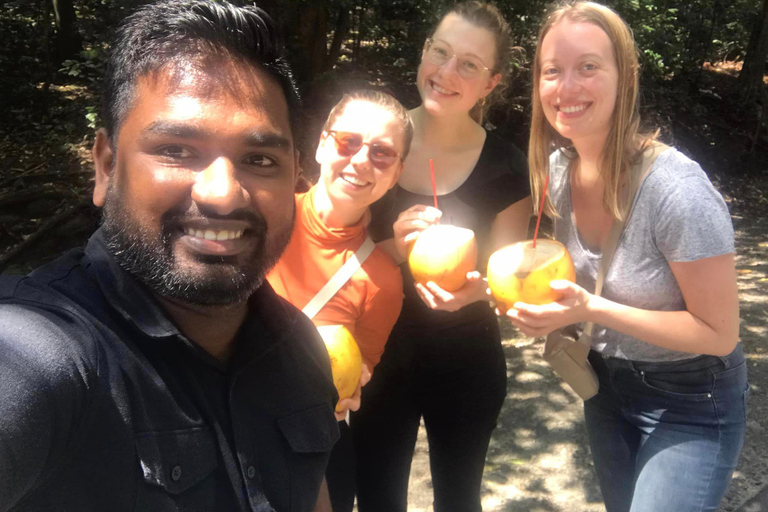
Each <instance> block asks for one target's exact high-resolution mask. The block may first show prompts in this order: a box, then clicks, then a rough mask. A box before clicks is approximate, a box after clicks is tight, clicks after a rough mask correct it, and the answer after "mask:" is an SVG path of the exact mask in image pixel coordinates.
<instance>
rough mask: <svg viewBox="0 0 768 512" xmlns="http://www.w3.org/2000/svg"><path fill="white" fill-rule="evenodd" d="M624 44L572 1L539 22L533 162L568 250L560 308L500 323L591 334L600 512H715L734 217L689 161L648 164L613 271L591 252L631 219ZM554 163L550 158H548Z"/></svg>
mask: <svg viewBox="0 0 768 512" xmlns="http://www.w3.org/2000/svg"><path fill="white" fill-rule="evenodd" d="M637 75H638V62H637V53H636V49H635V45H634V41H633V39H632V34H631V31H630V30H629V28H628V27H627V26H626V24H625V23H624V22H623V21H622V20H621V18H620V17H619V16H618V15H617V14H616V13H614V12H613V11H611V10H610V9H608V8H606V7H604V6H601V5H598V4H594V3H586V2H585V3H576V4H573V5H570V6H567V7H563V8H561V9H559V10H557V11H554V12H553V13H552V14H551V15H550V16H549V17H548V18H547V20H546V21H545V22H544V25H543V27H542V30H541V32H540V34H539V44H538V48H537V52H536V57H535V60H534V79H533V84H534V88H533V89H534V90H533V117H532V123H531V138H530V149H529V161H530V173H531V181H532V185H533V186H532V189H533V191H534V196H536V195H537V194H541V191H542V189H543V188H544V182H545V179H546V177H547V176H549V178H550V187H551V188H550V195H549V201H548V202H547V203H546V206H545V212H546V213H548V214H550V215H552V216H553V217H555V219H556V221H555V225H556V229H555V234H556V237H557V239H558V240H560V241H561V242H562V243H563V244H565V246H566V247H567V248H568V251H569V252H570V254H571V257H572V258H573V261H574V265H575V267H576V275H577V279H576V281H577V283H576V284H573V283H568V282H564V281H558V282H555V283H554V284H553V288H557V289H559V290H561V291H562V292H563V295H564V298H563V299H561V300H560V301H559V302H557V303H554V304H550V305H546V306H532V305H526V304H515V305H514V307H513V308H512V309H510V310H509V311H508V312H507V315H508V316H509V317H510V318H511V319H512V322H513V323H514V324H515V325H516V326H517V327H518V328H519V329H520V330H521V331H523V332H524V333H526V334H528V335H531V336H542V335H545V334H547V333H549V332H551V331H553V330H555V329H558V328H561V327H563V326H566V325H571V324H577V323H581V322H587V321H589V322H593V323H594V324H595V330H594V333H593V344H592V351H591V353H590V356H589V360H590V362H591V363H592V366H593V367H594V368H595V371H596V372H597V374H598V378H599V380H600V391H599V392H598V394H597V395H596V396H595V397H593V398H591V399H589V400H587V401H586V402H585V404H584V411H585V419H586V425H587V430H588V433H589V439H590V444H591V447H592V453H593V456H594V459H595V469H596V471H597V474H598V478H599V481H600V486H601V488H602V491H603V497H604V499H605V504H606V508H607V509H608V512H617V511H630V510H631V511H632V512H638V511H644V512H645V511H649V512H650V511H668V510H674V511H675V512H688V511H694V510H695V511H700V510H711V511H714V510H716V509H717V507H718V504H719V502H720V500H721V498H722V496H723V494H724V493H725V490H726V488H727V485H728V482H729V481H730V478H731V475H732V473H733V470H734V468H735V466H736V462H737V460H738V456H739V453H740V451H741V447H742V445H743V441H744V430H745V402H746V396H747V393H748V385H747V374H746V365H745V362H744V355H743V351H742V349H741V346H740V345H739V344H738V333H739V306H738V294H737V286H736V273H735V268H734V258H733V251H734V243H733V228H732V225H731V220H730V216H729V214H728V209H727V208H726V205H725V203H724V202H723V200H722V198H721V197H720V195H719V194H718V193H717V191H716V190H715V189H714V188H713V187H712V184H711V183H710V182H709V180H708V179H707V176H706V175H705V174H704V172H703V171H702V170H701V168H700V167H699V166H698V164H696V163H695V162H693V161H691V160H689V159H688V158H686V157H685V156H683V155H682V154H681V153H679V152H678V151H676V150H674V149H668V150H667V151H665V152H663V153H662V154H661V155H659V156H658V158H657V159H656V160H655V162H654V164H653V166H652V167H651V169H650V172H649V174H648V175H647V178H646V179H645V181H644V183H643V184H642V185H641V187H640V189H639V191H638V193H637V195H636V197H635V207H634V211H633V213H632V216H631V218H630V220H629V222H628V223H627V225H626V226H625V229H624V232H623V234H622V237H621V238H620V240H619V244H618V247H617V250H616V253H615V256H614V259H613V262H612V264H611V267H610V269H609V271H608V273H607V276H606V280H605V285H604V288H603V293H602V295H601V296H600V297H598V296H595V295H593V294H592V293H591V292H592V291H594V288H595V280H596V277H597V271H598V267H599V264H600V260H601V257H602V254H601V250H600V248H601V247H602V246H603V244H604V243H605V241H606V238H607V236H608V233H609V231H610V229H611V225H612V224H613V222H614V220H616V219H624V218H625V217H626V216H627V211H628V209H629V207H630V206H631V205H630V204H628V203H629V202H630V201H629V199H628V198H626V197H624V196H623V195H622V191H624V190H626V185H627V184H626V182H627V179H628V176H629V174H630V169H631V166H632V165H633V164H634V163H635V162H637V160H638V159H639V156H640V148H643V147H645V146H646V145H648V144H649V143H650V142H652V141H653V139H654V138H655V135H648V134H642V133H640V132H639V131H638V125H639V116H638V109H637V96H638V78H637ZM553 148H555V149H556V151H555V152H554V153H552V149H553Z"/></svg>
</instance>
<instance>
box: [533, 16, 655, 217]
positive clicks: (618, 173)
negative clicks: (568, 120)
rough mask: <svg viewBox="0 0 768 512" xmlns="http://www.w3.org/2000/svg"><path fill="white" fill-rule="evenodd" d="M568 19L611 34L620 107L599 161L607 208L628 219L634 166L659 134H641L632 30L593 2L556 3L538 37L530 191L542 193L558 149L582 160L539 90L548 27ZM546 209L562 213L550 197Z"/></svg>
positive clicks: (635, 53) (538, 195)
mask: <svg viewBox="0 0 768 512" xmlns="http://www.w3.org/2000/svg"><path fill="white" fill-rule="evenodd" d="M563 20H568V21H572V22H576V23H592V24H593V25H597V26H598V27H600V28H601V29H602V30H603V32H605V33H606V34H607V35H608V38H609V39H610V41H611V45H612V47H613V54H614V57H615V59H616V67H617V69H618V74H619V79H618V84H617V93H616V105H615V106H614V109H613V114H612V115H611V121H610V129H609V132H608V138H607V140H606V142H605V148H604V149H603V156H602V159H601V161H600V162H599V171H600V175H601V177H602V178H603V180H604V181H605V192H604V193H603V208H605V210H606V211H607V212H609V213H610V214H611V215H612V216H613V217H614V218H616V219H620V220H623V219H624V218H625V217H626V214H627V209H628V208H629V206H630V205H629V204H628V203H629V198H628V197H627V195H628V191H627V188H628V177H629V171H630V168H631V166H632V165H633V164H635V162H636V161H637V160H638V157H639V156H640V150H641V149H643V148H645V147H646V146H647V145H648V144H650V143H651V142H652V141H653V140H654V139H655V138H656V136H657V134H658V132H654V133H640V113H639V106H638V92H639V67H640V65H639V62H638V58H637V48H636V46H635V40H634V38H633V36H632V30H631V29H630V28H629V27H628V26H627V24H626V23H625V22H624V20H622V19H621V17H620V16H619V15H618V14H616V13H615V12H614V11H613V10H611V9H609V8H608V7H605V6H604V5H600V4H597V3H594V2H583V1H576V2H567V3H565V4H563V3H560V4H558V5H556V6H555V10H553V11H552V12H551V13H550V14H549V16H548V17H547V19H546V20H545V21H544V24H543V25H542V26H541V29H540V30H539V40H538V44H537V46H536V55H535V57H534V60H533V109H532V114H531V135H530V139H529V146H528V163H529V167H530V175H531V193H532V194H533V197H534V198H536V197H539V198H540V197H541V192H542V190H543V188H544V182H545V180H546V177H547V175H548V174H549V157H550V154H551V153H552V151H553V150H555V149H561V150H563V151H564V153H565V155H566V156H567V157H568V158H569V159H570V160H571V164H573V163H574V162H575V161H576V159H577V158H578V154H577V153H576V151H575V150H573V146H572V144H571V143H570V140H568V139H566V138H564V137H562V136H561V135H560V134H559V133H558V132H557V131H556V130H555V129H554V128H553V127H552V126H551V125H550V124H549V122H548V121H547V118H546V117H545V115H544V111H543V109H542V106H541V97H540V93H539V81H540V79H541V60H540V55H539V52H540V50H541V43H542V41H544V37H545V36H546V35H547V33H548V32H549V30H550V29H551V28H552V27H554V26H555V25H557V24H558V23H560V22H561V21H563ZM538 206H539V205H538V201H534V208H536V209H537V211H538ZM544 213H546V214H547V215H550V216H554V217H556V216H557V212H556V211H555V208H554V206H553V204H552V202H551V201H550V200H549V198H547V201H546V202H545V206H544Z"/></svg>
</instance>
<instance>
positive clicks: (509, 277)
mask: <svg viewBox="0 0 768 512" xmlns="http://www.w3.org/2000/svg"><path fill="white" fill-rule="evenodd" d="M556 279H567V280H568V281H575V280H576V272H575V271H574V268H573V261H572V260H571V255H570V254H568V250H567V249H566V248H565V246H564V245H563V244H561V243H560V242H558V241H556V240H548V239H539V240H537V241H536V247H535V248H534V247H533V240H525V241H523V242H518V243H516V244H512V245H508V246H506V247H502V248H501V249H499V250H498V251H496V252H495V253H493V254H492V255H491V257H490V259H489V260H488V286H489V287H490V288H491V293H492V294H493V298H494V299H496V303H497V304H498V306H499V309H501V310H503V311H506V310H508V309H509V308H511V307H512V305H513V304H514V303H515V302H524V303H526V304H549V303H551V302H555V301H557V300H559V299H560V298H561V297H562V295H561V294H560V293H559V292H556V291H555V290H553V289H552V288H550V286H549V283H550V282H551V281H554V280H556Z"/></svg>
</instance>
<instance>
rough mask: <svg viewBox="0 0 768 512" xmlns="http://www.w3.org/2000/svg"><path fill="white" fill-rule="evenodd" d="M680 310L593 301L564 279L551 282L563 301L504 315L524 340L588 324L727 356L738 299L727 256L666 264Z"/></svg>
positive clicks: (658, 343)
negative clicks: (683, 305)
mask: <svg viewBox="0 0 768 512" xmlns="http://www.w3.org/2000/svg"><path fill="white" fill-rule="evenodd" d="M669 266H670V268H671V269H672V273H673V274H674V276H675V279H676V280H677V283H678V286H679V287H680V290H681V292H682V294H683V298H684V299H685V303H686V310H685V311H649V310H645V309H639V308H634V307H631V306H626V305H624V304H619V303H616V302H612V301H610V300H608V299H605V298H602V297H596V296H594V295H592V294H590V293H588V292H586V291H585V290H584V289H583V288H580V287H579V286H576V285H574V284H573V283H568V282H566V281H556V282H554V287H557V288H559V289H562V290H563V291H564V292H565V297H564V298H563V299H562V300H561V301H560V302H559V303H555V304H549V305H546V306H532V305H527V304H516V305H515V307H514V308H513V309H510V310H509V312H508V313H507V314H508V316H509V317H510V318H511V319H512V322H513V323H514V324H515V325H516V326H517V327H518V328H519V329H520V330H521V331H523V332H524V333H525V334H527V335H529V336H543V335H544V334H547V333H549V332H551V331H553V330H555V329H557V328H559V327H563V326H565V325H570V324H574V323H578V322H583V321H591V322H594V323H596V324H600V325H603V326H605V327H608V328H610V329H613V330H616V331H619V332H621V333H624V334H627V335H629V336H633V337H635V338H638V339H640V340H642V341H645V342H647V343H650V344H652V345H656V346H659V347H663V348H667V349H670V350H677V351H680V352H689V353H694V354H712V355H719V356H722V355H727V354H729V353H730V352H731V351H732V350H733V348H734V347H735V346H736V343H737V341H738V336H739V301H738V288H737V285H736V270H735V265H734V261H733V254H724V255H721V256H715V257H712V258H704V259H700V260H696V261H690V262H670V264H669Z"/></svg>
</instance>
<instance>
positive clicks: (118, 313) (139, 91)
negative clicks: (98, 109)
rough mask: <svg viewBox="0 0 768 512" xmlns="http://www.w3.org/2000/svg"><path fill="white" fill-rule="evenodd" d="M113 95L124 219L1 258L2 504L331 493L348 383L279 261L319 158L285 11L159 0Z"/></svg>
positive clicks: (117, 506)
mask: <svg viewBox="0 0 768 512" xmlns="http://www.w3.org/2000/svg"><path fill="white" fill-rule="evenodd" d="M103 100H104V109H103V114H104V120H105V124H106V128H105V129H104V130H101V131H99V133H98V134H97V137H96V141H95V144H94V147H93V157H94V163H95V167H96V185H95V190H94V196H93V198H94V203H95V204H97V205H100V206H104V220H103V226H102V227H101V228H100V229H99V230H98V231H97V232H96V234H94V236H93V237H92V238H91V240H90V241H89V243H88V245H87V247H86V248H85V249H84V250H80V251H74V252H71V253H69V254H67V255H65V256H64V257H62V258H60V259H59V260H57V261H55V262H53V263H52V264H49V265H47V266H45V267H43V268H41V269H38V270H36V271H35V272H33V273H32V274H30V275H29V276H26V277H24V278H20V279H17V278H13V279H11V278H7V277H6V278H3V279H2V280H0V511H11V510H13V511H54V510H61V511H78V512H89V511H93V512H97V511H98V512H103V511H105V510H110V511H133V510H136V511H152V512H163V511H170V510H174V511H176V510H178V511H185V512H190V511H214V510H216V511H226V512H231V511H246V510H252V511H273V510H274V511H289V510H290V511H309V510H312V508H313V506H314V505H315V503H316V500H317V495H318V489H319V488H320V484H321V481H322V477H323V473H324V470H325V465H326V462H327V458H328V454H329V452H330V450H331V447H332V446H333V443H334V442H335V440H336V439H337V437H338V427H337V425H336V421H335V418H334V415H333V408H334V405H335V403H336V400H337V396H336V392H335V389H334V388H333V383H332V380H331V378H330V365H329V362H328V357H327V354H326V352H325V349H324V346H323V344H322V341H320V339H319V337H318V335H317V332H316V331H315V329H314V327H313V326H312V324H311V323H310V322H309V320H308V319H307V318H306V317H304V316H303V315H301V314H300V313H299V312H298V310H296V309H294V308H293V307H291V306H289V305H288V303H287V302H285V301H283V300H282V299H280V298H278V297H277V296H276V295H275V294H274V292H273V291H272V289H271V288H270V287H269V285H268V284H267V283H266V282H265V281H264V275H265V273H266V272H267V271H268V270H269V269H270V267H271V266H272V264H273V263H274V262H275V261H276V260H277V258H278V257H279V256H280V253H281V252H282V250H283V248H284V247H285V245H286V243H287V241H288V240H289V237H290V234H291V228H292V223H293V216H294V201H293V191H294V184H295V179H296V176H297V172H298V164H297V152H296V150H295V148H294V145H293V137H292V120H293V118H292V115H293V114H294V113H295V106H296V102H297V96H296V92H295V88H294V85H293V81H292V79H291V75H290V71H289V69H288V67H287V64H286V62H285V60H284V58H283V56H282V50H281V45H280V43H279V41H278V39H277V36H276V31H275V26H274V24H273V22H272V20H271V19H270V18H269V17H268V16H267V15H266V14H265V13H264V12H263V11H261V10H260V9H258V8H254V7H248V8H238V7H233V6H231V5H228V4H221V3H215V2H213V1H210V0H202V1H193V2H189V1H187V2H178V1H174V2H165V3H160V4H155V5H152V6H147V7H144V8H142V9H140V10H139V11H137V13H135V14H134V15H132V16H131V17H129V18H128V19H127V20H126V21H125V22H124V24H123V25H122V26H121V28H120V30H119V32H118V34H117V39H116V41H115V43H114V45H113V53H112V55H111V57H110V62H109V65H108V70H107V75H106V78H105V90H104V98H103Z"/></svg>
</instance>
